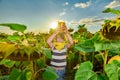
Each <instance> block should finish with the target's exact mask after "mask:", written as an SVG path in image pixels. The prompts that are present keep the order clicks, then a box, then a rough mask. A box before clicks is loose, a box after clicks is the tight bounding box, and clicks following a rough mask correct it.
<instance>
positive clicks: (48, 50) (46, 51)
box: [44, 48, 52, 59]
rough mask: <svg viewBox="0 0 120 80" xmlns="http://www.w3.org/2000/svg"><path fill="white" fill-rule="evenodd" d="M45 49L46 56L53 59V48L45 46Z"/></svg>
mask: <svg viewBox="0 0 120 80" xmlns="http://www.w3.org/2000/svg"><path fill="white" fill-rule="evenodd" d="M44 51H45V56H46V57H47V58H49V59H52V55H51V50H50V49H48V48H45V49H44Z"/></svg>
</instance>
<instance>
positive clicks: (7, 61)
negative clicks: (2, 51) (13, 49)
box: [0, 59, 15, 68]
mask: <svg viewBox="0 0 120 80" xmlns="http://www.w3.org/2000/svg"><path fill="white" fill-rule="evenodd" d="M14 64H15V61H11V60H8V59H5V60H4V61H1V62H0V65H4V66H6V67H9V68H11V67H13V66H14Z"/></svg>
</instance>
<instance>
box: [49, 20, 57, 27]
mask: <svg viewBox="0 0 120 80" xmlns="http://www.w3.org/2000/svg"><path fill="white" fill-rule="evenodd" d="M57 25H58V23H57V21H54V22H52V23H51V24H50V28H52V29H55V28H56V27H57Z"/></svg>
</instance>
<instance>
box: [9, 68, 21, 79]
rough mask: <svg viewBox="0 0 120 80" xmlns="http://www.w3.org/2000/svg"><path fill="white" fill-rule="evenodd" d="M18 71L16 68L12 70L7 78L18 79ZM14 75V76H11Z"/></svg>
mask: <svg viewBox="0 0 120 80" xmlns="http://www.w3.org/2000/svg"><path fill="white" fill-rule="evenodd" d="M19 75H20V71H19V70H18V69H16V68H14V69H13V70H12V72H11V73H10V76H9V80H19V79H18V78H19ZM13 76H14V77H13Z"/></svg>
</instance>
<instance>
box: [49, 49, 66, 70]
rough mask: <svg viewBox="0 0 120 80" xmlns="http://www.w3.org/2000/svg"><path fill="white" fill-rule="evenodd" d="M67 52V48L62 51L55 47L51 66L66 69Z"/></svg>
mask: <svg viewBox="0 0 120 80" xmlns="http://www.w3.org/2000/svg"><path fill="white" fill-rule="evenodd" d="M66 52H67V48H66V47H64V48H63V49H61V50H56V49H55V47H52V60H51V63H50V65H51V66H52V67H56V68H64V67H66V64H67V63H66Z"/></svg>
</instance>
